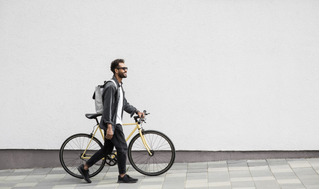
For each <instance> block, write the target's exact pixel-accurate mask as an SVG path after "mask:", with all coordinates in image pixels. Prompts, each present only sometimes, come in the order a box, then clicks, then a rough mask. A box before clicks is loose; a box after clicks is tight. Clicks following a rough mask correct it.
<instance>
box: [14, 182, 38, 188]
mask: <svg viewBox="0 0 320 189" xmlns="http://www.w3.org/2000/svg"><path fill="white" fill-rule="evenodd" d="M37 184H38V183H37V182H25V183H17V184H16V185H15V186H14V187H25V188H27V187H28V188H31V187H34V186H36V185H37Z"/></svg>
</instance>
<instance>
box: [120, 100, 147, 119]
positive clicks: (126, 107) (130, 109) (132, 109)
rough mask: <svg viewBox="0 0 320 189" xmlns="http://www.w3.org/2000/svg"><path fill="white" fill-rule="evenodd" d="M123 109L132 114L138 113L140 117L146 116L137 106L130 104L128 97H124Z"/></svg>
mask: <svg viewBox="0 0 320 189" xmlns="http://www.w3.org/2000/svg"><path fill="white" fill-rule="evenodd" d="M123 110H124V111H126V112H127V113H129V114H130V115H133V114H134V113H136V114H138V116H139V117H144V114H143V113H142V112H140V111H139V110H138V109H137V108H135V107H134V106H132V105H131V104H129V103H128V101H127V99H126V98H124V103H123Z"/></svg>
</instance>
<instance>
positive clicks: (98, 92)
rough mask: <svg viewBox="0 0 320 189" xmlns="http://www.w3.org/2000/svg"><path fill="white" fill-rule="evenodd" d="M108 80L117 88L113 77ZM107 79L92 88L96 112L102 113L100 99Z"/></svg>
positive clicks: (101, 101)
mask: <svg viewBox="0 0 320 189" xmlns="http://www.w3.org/2000/svg"><path fill="white" fill-rule="evenodd" d="M109 81H111V82H112V83H113V84H114V85H115V86H116V88H117V89H118V87H117V84H116V82H115V81H114V80H113V79H110V80H109ZM109 81H104V84H103V85H98V86H96V88H95V90H94V93H93V96H92V99H94V101H95V107H96V112H97V113H98V114H102V112H103V100H102V96H103V89H104V87H105V85H106V84H107V83H108V82H109Z"/></svg>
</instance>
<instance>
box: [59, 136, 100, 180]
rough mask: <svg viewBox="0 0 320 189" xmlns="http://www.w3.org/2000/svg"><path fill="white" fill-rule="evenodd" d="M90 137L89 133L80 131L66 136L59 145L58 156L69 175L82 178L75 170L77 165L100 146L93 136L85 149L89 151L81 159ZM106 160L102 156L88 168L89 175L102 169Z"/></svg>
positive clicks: (91, 175)
mask: <svg viewBox="0 0 320 189" xmlns="http://www.w3.org/2000/svg"><path fill="white" fill-rule="evenodd" d="M91 138H92V136H91V135H88V134H84V133H80V134H75V135H72V136H70V137H69V138H67V139H66V140H65V141H64V142H63V144H62V145H61V148H60V151H59V158H60V163H61V165H62V167H63V169H64V170H65V171H66V172H67V173H69V174H70V175H71V176H74V177H76V178H80V179H81V178H83V177H82V175H81V174H80V173H79V171H78V170H77V167H78V166H79V165H81V164H84V163H85V162H86V161H87V160H88V159H89V158H90V155H93V154H94V153H95V152H97V151H98V150H100V149H101V148H102V144H101V142H100V141H99V140H98V139H97V138H95V137H93V140H92V141H91V143H90V146H89V148H88V149H87V153H90V154H88V155H85V156H86V159H82V158H81V155H82V153H83V152H84V151H85V149H86V148H87V145H88V144H89V141H90V139H91ZM105 162H106V158H102V159H101V160H99V161H98V162H97V163H95V164H94V165H93V166H91V167H90V168H89V177H94V176H96V175H97V174H98V173H100V171H102V169H103V168H104V165H105Z"/></svg>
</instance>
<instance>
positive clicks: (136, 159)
mask: <svg viewBox="0 0 320 189" xmlns="http://www.w3.org/2000/svg"><path fill="white" fill-rule="evenodd" d="M143 137H144V138H145V141H146V143H147V146H148V147H149V148H150V152H151V154H150V153H149V152H148V150H147V149H146V146H145V145H144V143H143V140H142V139H141V136H140V134H137V135H136V136H134V137H133V139H132V140H131V142H130V144H129V148H128V159H129V161H130V163H131V165H132V167H133V168H134V169H136V170H137V171H138V172H140V173H142V174H144V175H148V176H157V175H161V174H163V173H165V172H166V171H168V170H169V169H170V168H171V166H172V165H173V163H174V159H175V148H174V145H173V143H172V142H171V140H170V139H169V137H167V136H166V135H165V134H163V133H161V132H158V131H152V130H150V131H143Z"/></svg>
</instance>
